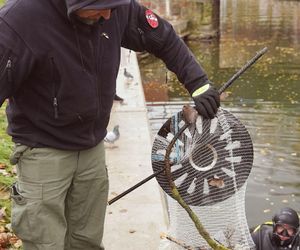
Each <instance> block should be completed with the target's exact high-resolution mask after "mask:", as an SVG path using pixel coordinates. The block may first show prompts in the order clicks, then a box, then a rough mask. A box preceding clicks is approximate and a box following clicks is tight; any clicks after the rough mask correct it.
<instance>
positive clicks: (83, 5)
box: [65, 0, 131, 16]
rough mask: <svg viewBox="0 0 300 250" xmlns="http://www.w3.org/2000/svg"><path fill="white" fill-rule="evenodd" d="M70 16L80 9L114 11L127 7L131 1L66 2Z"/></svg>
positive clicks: (70, 0) (85, 0)
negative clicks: (119, 7) (122, 6)
mask: <svg viewBox="0 0 300 250" xmlns="http://www.w3.org/2000/svg"><path fill="white" fill-rule="evenodd" d="M65 1H66V5H67V9H68V16H70V15H71V14H72V13H73V12H74V11H76V10H79V9H112V8H116V7H118V6H121V5H127V4H129V3H130V1H131V0H65Z"/></svg>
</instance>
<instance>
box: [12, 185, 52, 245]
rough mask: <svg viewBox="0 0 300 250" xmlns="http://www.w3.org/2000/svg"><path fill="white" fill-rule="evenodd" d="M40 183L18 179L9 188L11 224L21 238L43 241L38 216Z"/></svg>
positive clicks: (40, 201) (40, 194) (39, 216)
mask: <svg viewBox="0 0 300 250" xmlns="http://www.w3.org/2000/svg"><path fill="white" fill-rule="evenodd" d="M42 191H43V190H42V184H36V183H26V182H21V181H18V182H17V183H15V184H14V185H13V186H12V188H11V199H12V215H11V217H12V218H11V226H12V229H13V231H14V232H15V234H16V235H17V236H18V237H19V238H20V239H22V240H26V241H31V242H43V240H47V239H43V237H42V236H41V232H40V227H39V225H38V218H41V216H42V214H41V207H42Z"/></svg>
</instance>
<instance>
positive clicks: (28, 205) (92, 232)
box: [11, 142, 108, 250]
mask: <svg viewBox="0 0 300 250" xmlns="http://www.w3.org/2000/svg"><path fill="white" fill-rule="evenodd" d="M11 161H12V162H13V163H17V174H18V180H17V182H16V183H15V185H13V187H12V193H11V197H12V229H13V230H14V232H15V233H16V235H17V236H18V237H19V238H20V239H21V240H22V241H23V247H24V250H36V249H39V250H77V249H80V250H83V249H84V250H96V249H97V250H99V249H104V247H103V246H102V243H101V242H102V236H103V226H104V217H105V211H106V205H107V196H108V176H107V170H106V166H105V152H104V144H103V142H101V143H100V144H99V145H97V146H96V147H94V148H91V149H88V150H82V151H76V152H75V151H64V150H57V149H52V148H29V147H27V146H24V145H16V148H15V150H14V152H13V154H12V156H11Z"/></svg>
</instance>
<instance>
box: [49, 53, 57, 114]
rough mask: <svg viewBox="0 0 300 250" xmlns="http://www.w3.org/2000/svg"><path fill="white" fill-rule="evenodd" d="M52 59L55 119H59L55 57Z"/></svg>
mask: <svg viewBox="0 0 300 250" xmlns="http://www.w3.org/2000/svg"><path fill="white" fill-rule="evenodd" d="M50 61H51V75H52V84H53V102H52V104H53V108H54V119H58V100H57V89H56V83H55V77H54V74H55V64H54V58H53V57H51V58H50Z"/></svg>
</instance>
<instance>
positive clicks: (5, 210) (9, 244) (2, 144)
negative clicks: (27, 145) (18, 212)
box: [0, 104, 21, 250]
mask: <svg viewBox="0 0 300 250" xmlns="http://www.w3.org/2000/svg"><path fill="white" fill-rule="evenodd" d="M5 106H6V105H5V104H4V105H3V106H2V107H1V108H0V249H1V250H2V249H18V248H19V246H20V244H21V243H20V241H18V239H16V238H15V237H14V235H13V234H12V232H11V225H10V218H11V204H10V199H9V190H10V186H11V184H12V183H13V182H14V181H15V170H14V167H13V166H11V164H10V163H9V156H10V154H11V151H12V148H13V143H12V141H11V137H10V136H8V135H7V133H6V127H7V119H6V115H5Z"/></svg>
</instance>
